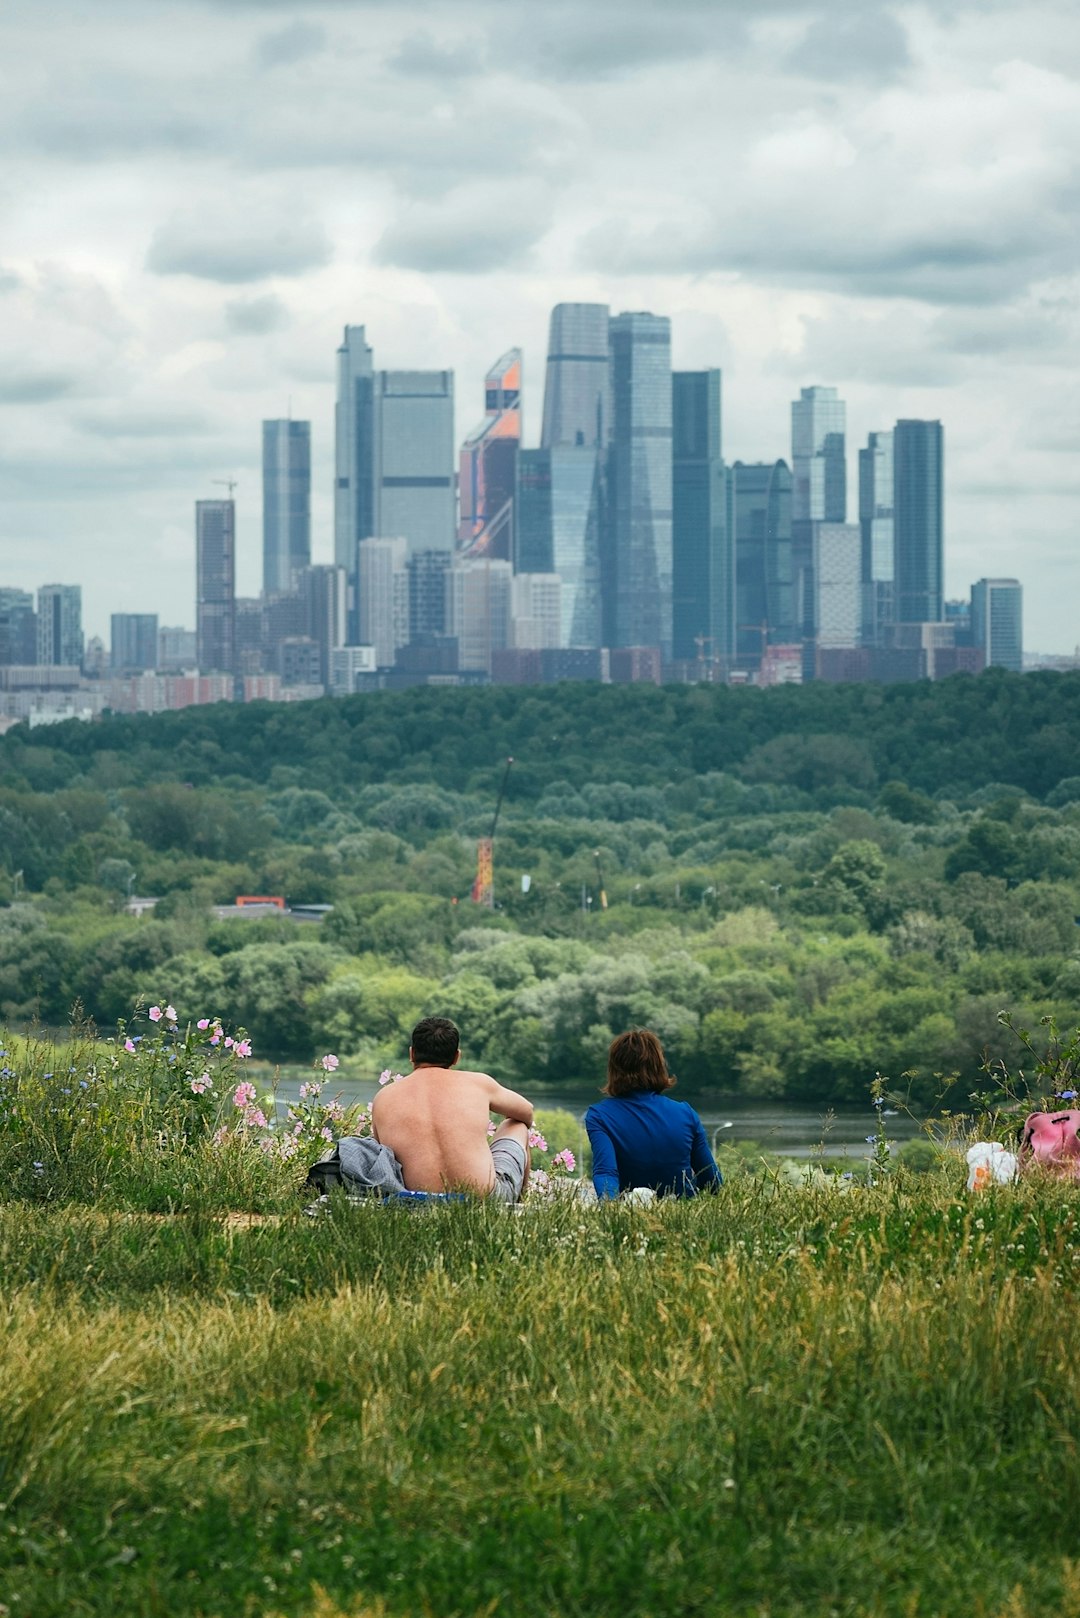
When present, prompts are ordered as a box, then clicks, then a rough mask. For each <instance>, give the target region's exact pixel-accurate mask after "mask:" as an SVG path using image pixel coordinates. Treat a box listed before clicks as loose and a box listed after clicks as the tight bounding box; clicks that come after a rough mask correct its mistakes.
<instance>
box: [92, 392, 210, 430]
mask: <svg viewBox="0 0 1080 1618" xmlns="http://www.w3.org/2000/svg"><path fill="white" fill-rule="evenodd" d="M75 425H76V426H77V427H78V428H79V430H80V431H81V432H84V433H89V434H90V435H91V437H94V438H110V439H112V438H136V439H139V438H145V439H153V438H164V439H177V438H196V437H200V436H202V435H204V434H207V433H209V432H212V431H213V430H214V428H213V423H212V421H211V419H210V417H209V416H208V415H207V414H206V412H205V411H202V410H184V409H175V408H170V407H169V406H162V405H159V404H154V403H153V402H151V401H145V402H143V403H140V404H122V405H112V406H107V407H105V408H103V409H98V410H94V411H86V412H84V413H82V414H81V415H79V416H77V417H76V418H75Z"/></svg>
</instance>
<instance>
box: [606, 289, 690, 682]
mask: <svg viewBox="0 0 1080 1618" xmlns="http://www.w3.org/2000/svg"><path fill="white" fill-rule="evenodd" d="M609 333H610V344H611V402H612V426H613V432H612V442H611V448H610V452H609V455H608V469H609V472H608V476H609V490H608V499H607V511H606V520H605V523H604V543H603V546H602V549H601V558H600V561H601V591H602V598H603V615H604V643H605V644H606V645H608V646H659V647H660V651H661V656H662V657H663V658H664V659H665V660H670V658H671V635H672V554H671V543H672V542H671V522H672V426H671V322H670V320H668V318H667V316H666V315H652V314H645V313H641V314H622V315H616V316H615V317H614V319H613V320H612V321H611V322H610V326H609Z"/></svg>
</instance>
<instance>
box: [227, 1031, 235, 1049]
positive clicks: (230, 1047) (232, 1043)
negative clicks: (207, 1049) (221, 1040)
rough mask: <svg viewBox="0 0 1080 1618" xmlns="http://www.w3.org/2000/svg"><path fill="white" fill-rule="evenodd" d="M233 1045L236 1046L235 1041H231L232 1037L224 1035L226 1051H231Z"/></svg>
mask: <svg viewBox="0 0 1080 1618" xmlns="http://www.w3.org/2000/svg"><path fill="white" fill-rule="evenodd" d="M235 1044H236V1041H235V1039H233V1037H232V1035H231V1034H226V1035H225V1049H226V1050H227V1051H231V1050H232V1048H233V1046H234V1045H235Z"/></svg>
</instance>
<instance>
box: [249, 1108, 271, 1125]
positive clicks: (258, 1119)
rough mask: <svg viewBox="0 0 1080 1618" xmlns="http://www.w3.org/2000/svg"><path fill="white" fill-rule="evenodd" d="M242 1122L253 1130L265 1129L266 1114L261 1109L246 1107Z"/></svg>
mask: <svg viewBox="0 0 1080 1618" xmlns="http://www.w3.org/2000/svg"><path fill="white" fill-rule="evenodd" d="M244 1122H245V1124H250V1125H251V1127H252V1128H253V1129H265V1128H266V1114H265V1112H263V1110H262V1108H261V1107H248V1108H247V1110H246V1111H245V1113H244Z"/></svg>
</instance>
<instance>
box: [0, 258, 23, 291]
mask: <svg viewBox="0 0 1080 1618" xmlns="http://www.w3.org/2000/svg"><path fill="white" fill-rule="evenodd" d="M22 284H23V283H22V276H21V275H16V274H15V271H14V270H5V269H4V267H3V265H2V264H0V292H16V291H18V289H19V287H21V286H22Z"/></svg>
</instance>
